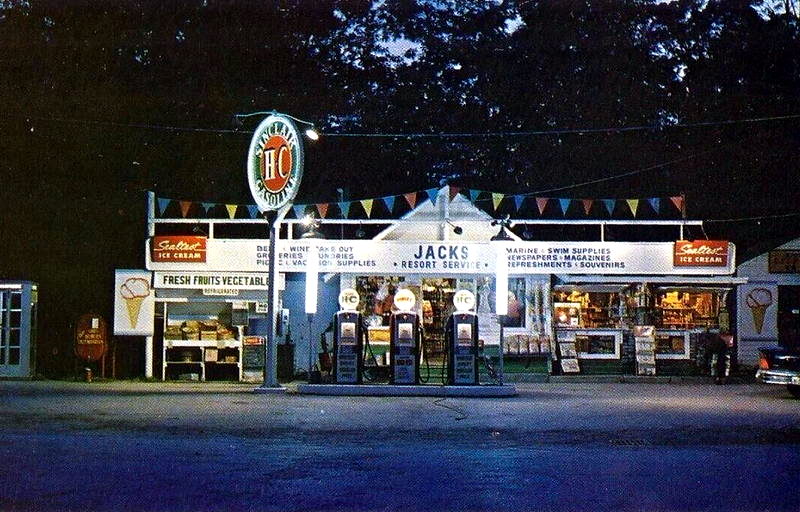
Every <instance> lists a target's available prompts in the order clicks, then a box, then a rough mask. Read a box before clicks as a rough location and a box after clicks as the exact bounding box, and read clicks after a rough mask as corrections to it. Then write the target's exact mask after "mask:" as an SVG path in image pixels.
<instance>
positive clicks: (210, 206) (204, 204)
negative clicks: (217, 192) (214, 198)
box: [200, 203, 217, 213]
mask: <svg viewBox="0 0 800 512" xmlns="http://www.w3.org/2000/svg"><path fill="white" fill-rule="evenodd" d="M200 204H201V205H203V210H205V212H206V213H208V211H209V210H210V209H211V208H213V207H215V206H217V204H216V203H200Z"/></svg>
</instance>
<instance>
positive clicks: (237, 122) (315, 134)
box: [233, 110, 319, 141]
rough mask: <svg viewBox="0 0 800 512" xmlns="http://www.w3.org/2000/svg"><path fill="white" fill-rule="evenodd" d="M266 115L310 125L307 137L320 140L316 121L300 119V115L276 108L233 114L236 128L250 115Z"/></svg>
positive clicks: (306, 133)
mask: <svg viewBox="0 0 800 512" xmlns="http://www.w3.org/2000/svg"><path fill="white" fill-rule="evenodd" d="M264 115H273V116H283V117H288V118H289V119H291V120H292V121H294V122H296V123H299V124H302V125H305V126H307V127H308V128H306V130H305V132H304V133H305V135H306V137H308V138H309V140H315V141H316V140H319V132H318V131H317V130H316V129H315V128H314V123H312V122H311V121H306V120H304V119H300V118H298V117H294V116H292V115H289V114H284V113H283V112H278V111H276V110H268V111H260V112H250V113H247V114H234V115H233V124H234V129H236V130H238V129H239V128H241V126H242V125H243V124H244V123H243V121H242V119H246V118H248V117H253V116H264Z"/></svg>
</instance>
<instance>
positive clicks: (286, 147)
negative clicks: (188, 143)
mask: <svg viewBox="0 0 800 512" xmlns="http://www.w3.org/2000/svg"><path fill="white" fill-rule="evenodd" d="M302 177H303V140H302V138H301V137H300V135H299V133H298V132H297V127H296V126H295V124H294V122H293V121H292V120H291V119H290V118H289V117H286V116H283V115H280V114H272V115H270V116H269V117H267V118H266V119H264V120H263V121H262V122H261V124H259V125H258V128H256V131H255V132H254V133H253V137H252V139H251V140H250V149H249V151H248V153H247V183H248V185H249V186H250V193H251V194H252V196H253V199H254V200H255V201H256V205H257V206H258V209H259V210H260V211H261V212H262V214H263V215H264V217H265V218H266V219H267V222H268V226H269V256H268V257H269V284H268V288H269V291H268V293H269V300H268V308H267V318H268V319H269V328H268V329H267V342H266V343H265V344H264V351H265V353H264V383H263V385H262V389H264V390H268V389H270V388H272V389H281V390H282V388H280V387H279V386H278V372H277V367H278V351H277V348H278V347H277V340H276V339H275V336H276V332H275V329H276V327H277V317H276V312H277V307H276V306H277V303H278V299H279V297H278V290H277V288H278V287H277V283H278V251H277V239H278V236H280V222H281V221H282V220H283V217H284V216H285V215H286V212H287V211H288V210H289V208H291V204H292V200H293V199H294V197H295V196H296V195H297V190H298V189H299V188H300V181H301V179H302Z"/></svg>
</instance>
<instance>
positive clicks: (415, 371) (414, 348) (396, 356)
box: [389, 289, 422, 384]
mask: <svg viewBox="0 0 800 512" xmlns="http://www.w3.org/2000/svg"><path fill="white" fill-rule="evenodd" d="M415 303H416V298H415V297H414V294H413V293H412V292H411V290H407V289H402V290H398V291H397V293H396V294H395V296H394V305H395V306H396V307H397V309H399V310H400V311H396V312H393V313H392V316H391V320H390V322H389V372H390V373H389V383H390V384H419V348H420V345H421V343H420V342H421V340H422V328H421V322H420V319H419V315H417V314H416V313H414V312H412V311H411V310H412V309H413V308H414V304H415Z"/></svg>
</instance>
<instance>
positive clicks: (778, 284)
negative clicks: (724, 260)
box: [737, 239, 800, 367]
mask: <svg viewBox="0 0 800 512" xmlns="http://www.w3.org/2000/svg"><path fill="white" fill-rule="evenodd" d="M737 275H738V276H739V277H742V278H745V279H746V280H747V284H745V285H742V286H740V287H739V289H738V291H737V309H738V314H737V324H738V328H737V332H738V334H739V362H740V363H741V364H744V365H748V366H752V367H755V366H756V365H757V364H758V347H762V346H770V345H772V346H774V345H782V346H786V347H795V348H800V239H795V240H792V241H791V242H788V243H786V244H783V245H781V246H780V247H777V248H775V249H773V250H771V251H769V252H766V253H764V254H761V255H759V256H757V257H755V258H753V259H751V260H748V261H746V262H744V263H742V264H741V265H739V268H738V269H737Z"/></svg>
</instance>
